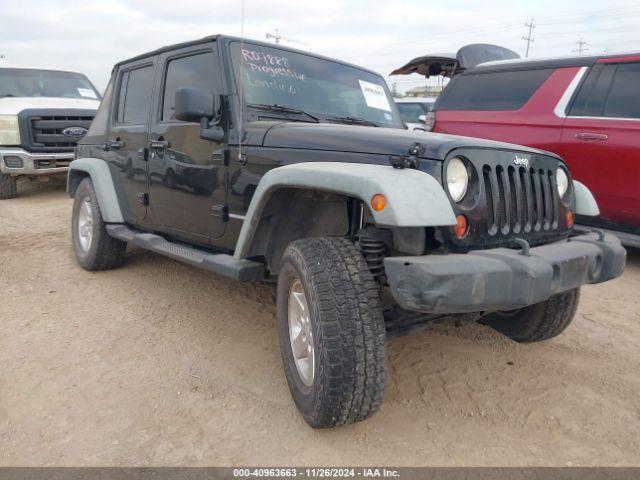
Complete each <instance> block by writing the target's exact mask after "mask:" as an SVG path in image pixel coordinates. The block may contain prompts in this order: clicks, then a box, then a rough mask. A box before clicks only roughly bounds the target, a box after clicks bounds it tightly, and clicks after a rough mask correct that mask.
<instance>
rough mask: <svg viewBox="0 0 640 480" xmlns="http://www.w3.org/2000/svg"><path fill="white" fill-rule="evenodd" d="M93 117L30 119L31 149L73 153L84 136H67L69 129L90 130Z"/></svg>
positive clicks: (66, 116) (62, 116)
mask: <svg viewBox="0 0 640 480" xmlns="http://www.w3.org/2000/svg"><path fill="white" fill-rule="evenodd" d="M92 120H93V117H92V116H75V115H49V116H38V117H30V118H29V126H30V138H31V147H32V149H33V150H46V151H71V150H73V147H75V146H76V143H77V142H78V140H80V139H81V138H82V137H83V136H84V135H77V136H67V135H65V134H64V133H62V132H63V131H64V130H65V129H67V128H69V127H82V128H84V129H87V130H88V129H89V126H90V125H91V121H92Z"/></svg>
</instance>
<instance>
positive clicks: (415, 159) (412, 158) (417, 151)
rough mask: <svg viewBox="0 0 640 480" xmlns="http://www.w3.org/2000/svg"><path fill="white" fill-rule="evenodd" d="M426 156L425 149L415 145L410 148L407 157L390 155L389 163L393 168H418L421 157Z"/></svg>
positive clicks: (417, 144)
mask: <svg viewBox="0 0 640 480" xmlns="http://www.w3.org/2000/svg"><path fill="white" fill-rule="evenodd" d="M423 155H424V147H423V146H422V145H420V144H419V143H414V144H413V145H411V148H409V151H408V152H407V155H389V163H390V164H391V166H392V167H393V168H418V167H419V166H420V157H421V156H423Z"/></svg>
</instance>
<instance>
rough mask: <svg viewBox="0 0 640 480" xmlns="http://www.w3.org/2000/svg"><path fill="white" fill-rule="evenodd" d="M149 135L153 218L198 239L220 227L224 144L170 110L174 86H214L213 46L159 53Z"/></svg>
mask: <svg viewBox="0 0 640 480" xmlns="http://www.w3.org/2000/svg"><path fill="white" fill-rule="evenodd" d="M159 65H161V66H162V67H161V68H162V69H163V70H162V75H159V76H158V82H157V86H156V90H157V92H158V95H156V100H155V101H154V105H155V107H157V108H154V112H153V114H152V119H151V129H150V135H149V142H148V148H149V195H150V206H151V209H152V211H153V215H154V218H155V220H156V221H157V222H158V223H159V224H160V225H162V229H163V230H165V231H166V232H167V233H171V234H174V235H176V236H178V237H182V238H185V239H187V240H189V241H192V242H197V243H201V244H203V245H207V244H210V243H211V241H212V239H214V238H217V237H220V236H221V235H222V234H223V233H224V229H225V225H226V224H225V220H226V219H225V218H223V214H224V206H225V204H226V169H225V167H224V151H225V148H226V145H225V144H222V143H215V142H211V141H209V140H203V139H201V138H200V125H199V124H197V123H188V122H181V121H179V120H177V119H176V118H175V116H174V104H175V91H176V89H177V88H179V87H200V88H207V89H210V90H211V91H212V92H213V93H214V94H217V92H218V91H219V87H218V85H219V84H220V83H219V80H218V76H219V72H218V69H217V57H216V52H215V46H214V45H211V46H206V47H202V46H200V47H199V48H197V49H194V48H193V47H191V48H187V49H184V50H178V51H173V52H170V53H167V54H164V55H162V56H161V57H160V60H159Z"/></svg>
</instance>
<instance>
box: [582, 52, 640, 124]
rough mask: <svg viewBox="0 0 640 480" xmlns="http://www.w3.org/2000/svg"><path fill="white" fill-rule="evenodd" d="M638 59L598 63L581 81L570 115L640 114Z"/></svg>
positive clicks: (637, 116)
mask: <svg viewBox="0 0 640 480" xmlns="http://www.w3.org/2000/svg"><path fill="white" fill-rule="evenodd" d="M638 85H640V63H621V64H605V63H602V64H597V65H596V66H594V67H593V68H592V69H591V71H590V72H589V75H588V76H587V78H586V79H585V80H584V81H583V83H582V85H581V86H580V89H579V91H578V93H577V95H576V97H575V100H574V101H573V104H572V106H571V109H570V112H569V114H570V115H571V116H573V117H613V118H640V97H639V96H638V95H637V86H638Z"/></svg>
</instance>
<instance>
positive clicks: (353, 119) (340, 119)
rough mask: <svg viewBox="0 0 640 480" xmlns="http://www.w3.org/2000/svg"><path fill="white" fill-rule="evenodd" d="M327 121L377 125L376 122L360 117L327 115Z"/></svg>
mask: <svg viewBox="0 0 640 480" xmlns="http://www.w3.org/2000/svg"><path fill="white" fill-rule="evenodd" d="M326 120H327V121H329V122H337V123H348V124H349V125H368V126H370V127H379V126H380V125H378V124H377V123H376V122H372V121H371V120H367V119H366V118H360V117H327V118H326Z"/></svg>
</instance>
